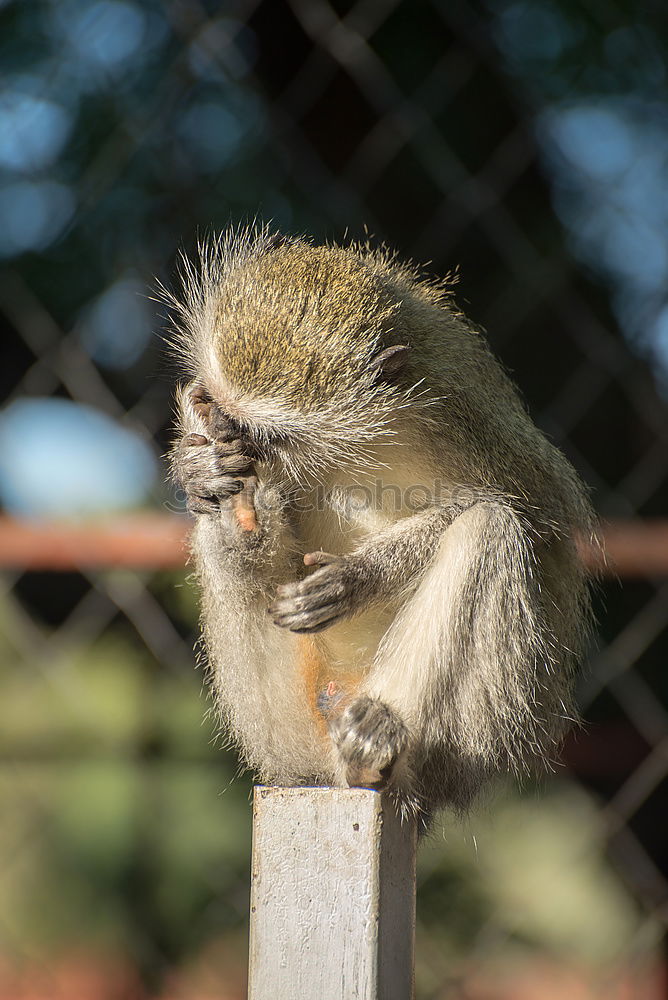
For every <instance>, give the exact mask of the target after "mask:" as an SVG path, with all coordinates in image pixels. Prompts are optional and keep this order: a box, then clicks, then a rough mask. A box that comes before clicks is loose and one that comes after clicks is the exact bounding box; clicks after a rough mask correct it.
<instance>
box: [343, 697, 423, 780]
mask: <svg viewBox="0 0 668 1000" xmlns="http://www.w3.org/2000/svg"><path fill="white" fill-rule="evenodd" d="M330 732H331V735H332V739H333V740H334V743H335V745H336V747H337V749H338V751H339V754H340V756H341V760H342V762H343V764H344V767H345V773H346V781H347V782H348V784H349V785H350V786H352V787H361V788H376V789H380V788H384V787H385V785H386V784H387V783H388V781H389V780H390V778H391V777H392V772H393V770H394V766H395V764H396V762H397V760H398V758H399V756H400V755H401V753H402V752H403V751H404V749H405V748H406V744H407V742H408V732H407V729H406V726H405V725H404V723H403V722H402V720H401V719H400V718H399V716H398V715H397V713H396V712H395V711H394V710H393V709H391V708H390V707H389V705H386V704H385V703H384V702H382V701H379V700H378V699H375V698H369V697H368V696H366V695H363V696H361V697H359V698H356V699H355V700H354V701H353V702H351V704H350V705H348V706H347V708H345V709H344V710H343V712H342V713H341V715H339V716H338V717H336V718H335V719H333V720H332V722H331V723H330Z"/></svg>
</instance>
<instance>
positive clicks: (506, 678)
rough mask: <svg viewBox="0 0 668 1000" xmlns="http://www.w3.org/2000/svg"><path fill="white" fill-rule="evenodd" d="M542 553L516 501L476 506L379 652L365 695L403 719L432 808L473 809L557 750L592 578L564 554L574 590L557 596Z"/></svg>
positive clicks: (419, 786) (448, 535)
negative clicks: (485, 792)
mask: <svg viewBox="0 0 668 1000" xmlns="http://www.w3.org/2000/svg"><path fill="white" fill-rule="evenodd" d="M561 544H562V543H559V542H555V545H561ZM538 555H541V558H542V559H544V558H545V557H544V556H543V555H542V554H541V553H540V550H539V549H535V548H534V544H533V540H532V538H531V536H530V534H529V532H528V530H527V527H526V525H525V524H524V523H523V522H522V521H521V519H520V517H519V516H518V514H517V512H516V511H515V510H514V509H512V508H511V507H510V505H507V504H504V503H502V502H497V501H493V500H489V501H484V502H479V503H477V504H475V505H474V506H472V507H471V508H469V509H468V510H466V511H464V512H462V513H461V514H460V515H459V516H458V517H457V518H456V519H455V520H454V521H453V523H452V524H451V525H450V526H449V527H448V528H447V530H446V531H445V532H444V533H443V535H442V537H441V538H440V539H439V541H438V545H437V547H436V551H435V552H434V555H433V557H432V559H431V561H430V564H429V567H428V569H427V571H426V572H425V574H424V575H423V576H422V578H421V580H420V583H419V586H418V587H417V589H416V590H415V591H414V592H413V594H412V595H411V596H410V597H408V599H407V600H406V602H405V603H404V605H403V607H402V608H401V610H400V612H399V614H398V615H397V617H396V618H395V620H394V622H393V624H392V625H391V627H390V628H389V629H388V631H387V632H386V634H385V635H384V637H383V639H382V640H381V642H380V644H379V648H378V651H377V654H376V657H375V661H374V665H373V667H372V669H371V671H370V672H369V675H368V676H367V678H366V679H365V681H364V683H363V685H362V695H367V696H368V697H370V698H372V699H376V700H379V701H381V702H383V703H384V704H386V705H387V706H389V707H390V708H391V709H392V710H393V711H394V712H396V713H397V715H398V716H399V717H400V718H401V719H402V721H403V722H404V724H405V726H406V728H407V730H408V733H409V739H408V742H407V748H406V756H407V763H408V764H409V765H410V766H411V767H412V768H413V770H414V771H415V772H416V774H417V776H418V779H419V781H418V782H417V783H416V785H415V789H416V790H417V793H418V795H419V796H420V798H421V800H422V801H423V802H427V803H428V804H432V805H438V804H440V803H443V802H444V801H450V802H454V803H456V804H459V805H461V806H466V805H467V804H468V802H469V801H470V799H471V797H472V796H473V795H474V794H475V793H476V792H477V790H478V788H479V786H480V784H481V783H482V782H483V781H484V780H485V778H487V777H489V776H490V775H491V774H494V773H498V772H503V771H509V770H511V771H515V772H522V771H523V770H524V771H526V770H528V769H532V768H533V767H535V766H536V764H538V763H543V762H544V760H545V759H549V758H550V757H551V756H552V755H553V753H554V749H555V746H557V745H558V742H559V739H560V737H561V735H562V732H563V729H564V716H565V715H568V714H569V708H568V706H569V703H570V697H569V694H570V692H569V689H570V682H569V678H570V676H571V674H572V669H573V654H572V652H571V650H572V649H573V645H572V642H573V630H572V623H573V622H574V621H576V620H577V619H578V618H579V616H580V613H581V601H582V599H583V598H582V593H583V581H582V574H581V572H580V570H579V569H578V568H577V566H576V563H575V562H574V560H573V559H572V556H571V555H570V553H569V552H562V556H563V561H562V567H561V569H560V573H562V572H568V573H570V577H569V579H568V583H569V586H568V587H564V588H563V589H562V590H561V592H560V593H557V591H556V590H555V589H554V588H553V583H552V580H551V574H550V572H547V571H546V570H545V566H544V565H541V563H539V562H538ZM564 567H565V568H564ZM555 597H556V600H555ZM362 735H363V734H360V739H361V737H362ZM397 778H398V782H399V784H400V783H401V781H402V777H401V775H398V776H397ZM409 782H410V779H409Z"/></svg>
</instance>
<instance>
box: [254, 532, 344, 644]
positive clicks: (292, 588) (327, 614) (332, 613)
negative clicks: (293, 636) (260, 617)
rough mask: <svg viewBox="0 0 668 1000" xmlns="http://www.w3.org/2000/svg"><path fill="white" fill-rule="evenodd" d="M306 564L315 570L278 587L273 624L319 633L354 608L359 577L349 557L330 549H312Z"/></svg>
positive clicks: (272, 605)
mask: <svg viewBox="0 0 668 1000" xmlns="http://www.w3.org/2000/svg"><path fill="white" fill-rule="evenodd" d="M304 562H305V563H306V565H307V566H319V567H320V569H317V570H316V571H315V573H312V574H311V575H310V576H307V577H306V579H305V580H299V581H298V582H296V583H285V584H283V585H282V586H281V587H278V589H277V591H276V594H277V596H276V600H275V601H274V602H273V604H271V605H270V607H269V614H270V615H271V616H272V618H273V620H274V624H275V625H278V626H280V627H281V628H289V629H290V631H291V632H320V631H322V629H324V628H328V627H329V626H330V625H333V624H334V623H335V622H337V621H338V620H339V619H340V618H343V617H344V616H345V615H348V614H351V613H352V612H353V610H354V606H353V598H354V595H355V592H356V590H357V589H358V588H357V586H356V576H355V572H354V569H353V566H352V564H351V562H350V560H349V559H346V558H344V557H343V556H333V555H330V554H329V553H328V552H309V553H308V555H305V556H304Z"/></svg>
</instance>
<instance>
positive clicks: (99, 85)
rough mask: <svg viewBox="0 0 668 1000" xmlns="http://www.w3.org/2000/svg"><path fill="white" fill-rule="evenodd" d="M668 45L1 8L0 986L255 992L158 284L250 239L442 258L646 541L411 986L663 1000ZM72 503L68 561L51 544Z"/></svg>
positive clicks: (521, 10) (466, 30) (602, 603)
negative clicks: (281, 232) (529, 770)
mask: <svg viewBox="0 0 668 1000" xmlns="http://www.w3.org/2000/svg"><path fill="white" fill-rule="evenodd" d="M667 46H668V26H667V25H666V22H665V17H664V15H663V13H662V11H661V8H660V7H659V6H658V5H657V6H655V7H652V6H651V5H648V6H647V7H646V8H643V10H642V11H639V10H638V9H637V8H636V6H635V5H634V4H632V3H631V2H630V0H629V2H626V3H622V2H617V3H615V2H611V0H587V2H581V0H489V2H487V3H483V2H474V0H456V2H446V0H355V2H350V0H345V2H344V0H337V2H328V0H238V2H234V0H230V2H229V3H225V4H216V3H205V2H202V3H199V2H196V0H173V2H171V0H170V2H167V3H161V2H157V0H155V2H151V0H94V2H88V0H44V2H39V3H38V2H37V0H14V2H12V0H5V2H4V3H0V53H1V55H2V59H1V62H0V65H2V74H3V83H4V87H3V94H2V96H1V97H0V256H1V257H2V259H3V265H4V266H3V272H2V276H1V279H0V317H1V319H0V321H1V322H2V325H3V329H2V335H3V341H2V342H3V359H4V360H3V364H2V366H1V368H0V389H1V391H2V398H3V410H2V412H1V413H0V499H1V500H2V503H3V505H4V508H5V511H6V516H5V520H4V522H3V525H2V532H3V534H2V540H3V547H4V549H5V557H3V563H4V565H5V566H6V567H7V568H6V571H5V572H4V574H3V577H2V598H1V603H0V671H1V674H2V700H3V707H4V711H3V725H2V727H0V796H1V797H2V808H1V811H0V885H1V886H2V890H1V891H0V900H2V901H1V902H0V996H3V995H7V996H8V997H9V996H12V997H25V998H29V997H30V998H33V997H40V998H44V1000H47V998H48V1000H51V998H57V997H60V996H67V997H68V998H71V997H76V996H79V995H81V996H82V997H84V996H85V997H86V998H93V1000H94V998H98V997H99V998H105V1000H106V998H120V997H123V998H126V997H127V998H130V997H136V998H143V997H147V996H156V997H158V996H159V997H163V998H172V997H183V998H186V997H188V998H189V997H193V998H194V997H197V998H198V1000H203V998H205V997H207V996H214V995H215V996H216V997H217V998H219V1000H220V998H221V997H229V998H230V1000H232V998H234V1000H237V998H239V997H241V996H243V995H244V988H245V987H244V974H245V972H244V966H245V947H246V945H245V933H246V919H247V884H248V868H247V866H248V854H249V841H250V837H249V834H250V815H249V807H248V801H247V800H248V793H249V789H250V782H249V779H248V777H247V776H239V775H238V774H237V771H238V766H237V763H236V760H235V758H234V756H233V754H232V753H231V752H230V751H229V750H226V749H225V748H224V746H223V745H222V741H221V739H220V738H218V737H217V736H216V734H215V723H214V721H213V720H211V719H207V720H205V722H204V723H202V721H201V720H202V715H203V714H204V711H205V708H206V704H207V702H206V698H205V695H204V694H203V692H202V677H201V673H199V672H197V671H195V670H194V654H193V643H194V641H195V638H196V607H195V598H194V595H193V593H192V590H191V589H190V588H189V587H188V585H187V581H186V570H185V569H184V568H183V567H182V566H181V565H180V561H181V557H180V555H179V553H180V551H181V549H180V544H181V543H180V532H181V527H180V525H181V522H180V521H179V520H178V518H179V517H184V515H183V513H182V511H180V506H179V502H178V498H177V497H175V496H173V495H172V494H171V493H170V491H169V487H167V486H165V485H164V484H163V479H164V468H163V464H162V463H161V458H160V456H161V455H162V454H163V453H164V451H165V449H166V448H167V446H168V442H169V420H170V411H171V401H170V396H171V391H172V385H173V381H174V378H175V374H174V372H173V370H172V366H171V362H170V361H169V359H168V358H167V353H166V351H165V349H164V348H163V345H162V344H161V342H160V338H159V336H158V334H157V331H159V330H160V329H161V327H162V326H163V325H164V323H163V320H162V319H161V317H160V316H159V314H158V313H159V310H157V307H156V306H155V305H154V303H153V301H152V300H151V299H150V297H149V296H150V294H151V292H150V290H151V288H152V287H154V286H155V282H156V279H157V280H162V281H164V282H165V283H168V284H169V283H170V281H171V278H172V276H173V274H174V270H175V261H176V256H177V252H178V250H179V248H180V247H185V250H186V252H191V251H192V249H193V248H194V246H195V244H196V241H197V238H198V234H199V236H201V235H202V234H203V233H206V232H207V231H209V230H214V231H216V230H219V229H221V228H223V227H225V226H226V225H228V224H229V223H231V222H232V223H234V222H237V221H240V220H245V219H252V218H254V217H259V218H262V219H265V220H273V221H274V223H275V225H276V226H277V227H278V228H281V229H285V230H288V231H293V232H295V231H296V232H302V231H303V232H308V233H310V234H312V235H313V236H314V237H315V238H317V239H323V238H326V239H342V238H344V237H346V236H347V237H351V238H358V237H364V238H366V234H370V236H371V238H372V239H374V240H378V241H387V242H388V243H389V244H390V245H392V246H395V247H396V248H398V249H399V250H400V252H401V253H402V254H403V255H404V256H410V257H412V258H414V259H415V260H417V261H420V262H428V263H427V267H428V269H429V270H431V271H433V272H434V273H436V274H444V273H445V272H446V271H451V270H452V269H453V268H458V270H459V274H460V282H459V291H458V299H459V302H460V303H461V304H462V305H463V307H464V308H465V309H466V311H467V312H468V313H469V314H470V315H471V317H472V318H473V319H474V320H475V321H476V322H477V323H479V324H480V325H481V326H483V327H484V328H485V329H486V331H487V332H488V335H489V338H490V340H491V342H492V345H493V347H494V349H495V351H496V352H497V354H498V355H499V356H500V357H501V359H502V361H503V362H504V364H505V365H506V366H507V367H508V368H509V369H510V370H511V371H512V372H513V373H514V377H515V378H516V380H517V382H518V383H519V385H520V386H521V388H522V391H523V393H524V394H525V398H526V400H527V405H528V406H529V408H530V410H531V412H532V414H533V416H534V417H535V419H536V421H537V422H538V423H539V424H540V426H541V427H543V429H544V430H545V431H546V432H547V433H548V434H549V435H550V437H551V438H552V439H553V440H555V441H556V442H557V443H558V444H559V445H560V446H561V447H562V448H563V449H564V451H565V452H566V453H567V454H568V456H569V458H570V459H571V460H572V461H573V463H574V464H575V465H576V467H577V468H578V469H579V471H580V472H581V473H582V475H583V476H584V478H585V479H586V481H587V482H588V483H589V484H590V486H591V488H592V494H593V498H594V501H595V503H596V506H597V508H598V510H599V511H600V513H601V515H602V516H603V517H604V518H610V519H613V520H615V522H616V524H617V530H618V532H620V533H621V535H622V536H624V532H625V531H626V532H627V534H626V536H625V537H627V540H628V539H630V541H629V542H628V544H629V545H630V546H631V548H632V549H634V551H635V546H634V541H633V539H634V538H635V537H637V536H632V535H628V531H630V530H631V526H632V522H633V525H635V526H636V528H637V526H638V525H639V524H640V520H639V519H642V523H643V525H644V530H645V536H644V537H645V539H647V538H649V539H650V542H649V550H650V551H649V553H648V556H647V558H646V559H645V561H644V562H643V557H642V554H641V553H639V552H638V551H636V565H635V568H634V571H633V575H632V576H631V575H630V576H629V578H624V577H623V575H622V578H618V577H615V575H614V574H610V573H608V574H606V575H604V577H603V579H602V581H601V583H600V584H599V585H598V589H597V599H596V601H597V612H598V620H599V623H600V629H599V639H598V644H597V647H596V649H594V650H593V651H592V656H591V662H590V664H589V666H588V668H587V671H586V672H585V674H584V677H583V680H582V682H581V691H580V704H581V706H582V711H583V714H584V717H585V725H584V727H583V728H581V729H579V730H577V731H576V732H575V733H574V735H573V736H572V737H571V738H570V739H569V742H568V745H567V747H566V753H565V758H566V766H565V767H559V768H556V769H555V774H554V775H553V776H552V777H551V778H550V779H549V780H548V781H546V783H545V786H544V787H543V788H542V789H541V790H540V792H539V794H538V795H537V794H536V790H535V789H528V790H525V792H524V793H523V794H520V793H517V792H515V791H513V790H511V789H507V788H503V789H500V790H499V794H498V795H497V796H496V797H495V798H494V800H493V801H491V802H489V803H485V804H483V806H482V807H481V809H480V810H479V811H477V812H476V814H475V815H474V816H472V817H469V818H468V819H467V820H466V821H461V822H459V821H454V820H452V819H451V818H450V817H446V818H445V819H444V822H443V832H442V833H440V832H439V833H438V834H437V835H435V836H434V838H433V839H432V841H431V842H430V843H429V844H427V845H425V847H424V849H423V852H422V858H421V873H420V889H419V928H418V968H417V980H418V982H417V985H418V996H419V997H421V998H441V997H446V996H447V997H457V998H462V1000H463V998H486V1000H487V998H489V1000H501V998H505V997H510V996H511V995H512V996H513V997H523V996H527V997H536V996H538V995H540V996H541V997H552V996H554V997H562V996H563V997H565V996H568V997H580V996H582V997H606V998H609V997H620V998H621V997H627V996H628V997H630V996H633V997H634V998H636V997H637V998H641V997H642V998H645V997H646V998H655V997H656V998H658V997H660V996H664V995H665V992H664V991H665V967H664V961H663V958H662V951H661V948H662V939H663V934H664V930H665V925H666V922H667V920H668V852H667V850H666V835H665V823H664V819H665V814H666V801H667V798H666V797H667V794H668V781H667V778H668V707H667V705H666V695H667V690H666V680H665V678H666V672H665V655H666V625H667V624H668V582H666V579H665V577H666V568H667V566H668V559H666V558H663V557H662V553H665V552H666V548H667V547H666V542H665V533H662V529H661V526H660V523H659V521H658V520H657V519H660V518H661V517H663V516H664V515H665V512H666V500H667V498H668V450H667V445H668V420H667V419H666V417H667V405H666V392H667V391H668V379H667V378H666V369H667V368H668V346H667V345H668V311H666V292H665V289H666V288H668V281H667V280H666V279H667V278H668V237H667V236H666V233H668V226H666V225H665V223H666V222H667V221H668V219H664V216H665V215H666V214H667V213H668V208H667V207H666V205H665V190H666V181H668V152H667V151H668V146H667V145H666V138H665V136H666V130H665V121H666V114H667V111H668V84H667V82H666V81H667V74H666V69H667V67H668V59H667V58H666V49H667ZM156 310H157V311H156ZM139 507H143V508H144V513H143V515H142V516H141V517H138V516H137V515H136V514H135V515H133V516H132V518H133V519H132V518H131V520H130V521H128V516H129V515H128V513H127V512H128V511H132V510H135V509H136V508H139ZM27 516H29V517H31V518H32V519H33V521H32V527H31V528H30V531H31V532H33V534H32V535H30V532H28V534H29V535H30V537H29V538H28V536H27V535H23V534H22V532H23V531H24V528H22V526H21V525H22V524H23V519H24V518H25V517H27ZM81 517H86V518H87V521H86V525H87V527H86V530H87V531H88V532H89V534H88V535H87V536H86V539H87V540H85V541H84V543H82V544H83V549H80V551H79V554H78V555H76V556H72V555H71V551H72V550H71V531H72V524H71V523H68V524H67V525H66V526H62V527H61V528H56V529H50V534H49V538H48V544H47V541H46V536H40V535H39V531H38V530H37V529H38V528H39V525H40V524H43V523H44V522H51V521H53V520H54V519H55V521H56V523H60V524H62V521H63V519H69V520H71V519H72V518H81ZM110 519H111V520H110ZM35 525H37V527H36V526H35ZM128 525H129V528H128ZM174 525H176V527H174ZM54 530H55V534H54ZM35 532H37V533H36V534H35ZM68 532H69V533H70V534H69V535H68ZM104 532H106V533H107V535H106V536H105V537H107V539H108V538H109V537H112V543H110V544H109V545H107V547H106V548H104V546H103V549H104V552H106V553H108V556H107V555H104V554H102V555H100V553H99V549H95V545H96V544H98V542H99V539H98V541H97V542H96V540H95V539H96V533H98V534H99V533H104ZM124 532H125V534H124ZM119 533H120V535H121V536H122V538H121V541H120V542H119V541H118V537H119ZM25 538H28V540H27V541H25ZM68 538H69V539H70V541H67V539H68ZM114 538H115V539H116V541H115V542H113V539H114ZM21 539H24V542H21V544H19V545H18V548H16V547H15V550H12V552H13V554H12V556H11V558H10V557H8V556H7V555H6V553H7V552H8V551H9V550H10V549H11V546H12V544H13V543H16V542H17V540H19V541H20V540H21ZM147 539H152V541H151V544H150V545H149V544H148V542H147ZM652 540H653V541H652ZM105 544H106V543H105ZM59 546H60V548H59ZM114 546H115V547H114ZM63 547H64V548H63ZM646 549H647V546H646ZM91 551H95V552H97V553H98V554H97V555H95V556H93V557H89V558H86V552H88V553H89V555H90V552H91ZM16 552H18V553H19V554H18V555H17V554H16ZM82 552H83V554H82ZM68 553H69V554H68ZM119 553H121V554H120V555H119ZM657 554H658V558H657ZM620 565H621V564H620ZM662 567H663V569H662ZM620 572H621V573H622V574H623V566H621V569H620ZM629 572H630V571H629Z"/></svg>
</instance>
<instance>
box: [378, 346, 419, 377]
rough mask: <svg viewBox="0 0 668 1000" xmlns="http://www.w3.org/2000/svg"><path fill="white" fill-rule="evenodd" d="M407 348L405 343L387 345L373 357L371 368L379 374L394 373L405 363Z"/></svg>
mask: <svg viewBox="0 0 668 1000" xmlns="http://www.w3.org/2000/svg"><path fill="white" fill-rule="evenodd" d="M409 350H410V348H408V347H406V345H405V344H396V345H395V346H394V347H388V348H387V349H386V350H384V351H381V353H380V354H378V355H376V357H375V358H374V359H373V361H372V362H371V370H372V371H376V372H378V374H379V375H396V373H397V372H400V371H401V369H402V368H403V367H404V365H405V364H406V358H407V357H408V351H409Z"/></svg>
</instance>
